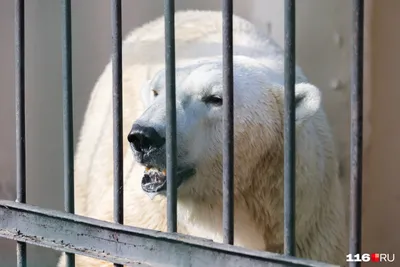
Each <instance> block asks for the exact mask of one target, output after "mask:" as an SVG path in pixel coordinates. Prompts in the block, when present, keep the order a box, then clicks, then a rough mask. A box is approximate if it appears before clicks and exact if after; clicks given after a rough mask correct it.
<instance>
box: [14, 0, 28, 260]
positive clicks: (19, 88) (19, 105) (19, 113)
mask: <svg viewBox="0 0 400 267" xmlns="http://www.w3.org/2000/svg"><path fill="white" fill-rule="evenodd" d="M15 116H16V117H15V121H16V165H17V166H16V169H17V170H16V171H17V175H16V184H17V200H16V201H17V202H20V203H25V202H26V145H25V1H24V0H16V1H15ZM17 266H18V267H26V243H23V242H17Z"/></svg>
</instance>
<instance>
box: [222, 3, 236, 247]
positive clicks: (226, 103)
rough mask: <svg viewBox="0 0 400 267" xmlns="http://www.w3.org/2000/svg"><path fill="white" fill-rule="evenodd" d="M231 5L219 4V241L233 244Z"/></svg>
mask: <svg viewBox="0 0 400 267" xmlns="http://www.w3.org/2000/svg"><path fill="white" fill-rule="evenodd" d="M232 16H233V3H232V0H223V4H222V28H223V29H222V34H223V37H222V60H223V74H222V78H223V112H224V117H223V127H224V133H223V187H222V188H223V214H222V222H223V229H224V233H223V241H224V243H227V244H231V245H232V244H233V239H234V227H233V226H234V225H233V215H234V202H233V200H234V189H233V178H234V160H233V155H234V154H233V152H234V136H233V134H234V132H233V130H234V128H233V124H234V122H233V119H234V116H233V22H232V21H233V18H232Z"/></svg>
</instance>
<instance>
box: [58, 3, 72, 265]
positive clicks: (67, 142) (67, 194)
mask: <svg viewBox="0 0 400 267" xmlns="http://www.w3.org/2000/svg"><path fill="white" fill-rule="evenodd" d="M61 5H62V16H63V21H62V66H63V68H62V69H63V70H62V71H63V74H62V75H63V123H64V125H63V126H64V127H63V128H64V129H63V135H64V136H63V141H64V209H65V211H66V212H69V213H74V212H75V211H74V143H73V108H72V48H71V46H72V44H71V1H70V0H62V1H61ZM66 266H68V267H73V266H75V256H74V254H72V253H66Z"/></svg>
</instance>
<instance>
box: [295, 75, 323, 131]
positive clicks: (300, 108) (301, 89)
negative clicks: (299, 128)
mask: <svg viewBox="0 0 400 267" xmlns="http://www.w3.org/2000/svg"><path fill="white" fill-rule="evenodd" d="M320 105H321V92H320V90H319V89H318V88H317V87H315V86H314V85H312V84H309V83H299V84H296V85H295V106H296V125H301V124H302V123H304V122H305V121H307V119H308V118H310V117H312V116H313V115H314V114H315V112H316V111H317V110H318V109H319V107H320Z"/></svg>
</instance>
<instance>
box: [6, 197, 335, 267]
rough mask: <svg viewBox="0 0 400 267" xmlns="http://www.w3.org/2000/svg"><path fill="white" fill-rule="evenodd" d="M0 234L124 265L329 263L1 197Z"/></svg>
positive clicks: (323, 264)
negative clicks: (96, 217) (159, 230)
mask: <svg viewBox="0 0 400 267" xmlns="http://www.w3.org/2000/svg"><path fill="white" fill-rule="evenodd" d="M0 237H4V238H8V239H13V240H17V241H22V242H26V243H29V244H33V245H38V246H42V247H47V248H51V249H55V250H59V251H65V252H70V253H75V254H80V255H85V256H88V257H92V258H97V259H102V260H105V261H110V262H115V263H119V264H125V265H127V266H135V265H136V264H137V263H142V264H149V265H150V266H154V267H161V266H162V267H166V266H192V267H196V266H198V267H204V266H252V267H257V266H260V267H261V266H263V267H266V266H277V267H279V266H315V267H317V266H318V267H328V266H334V265H330V264H325V263H318V262H315V261H311V260H304V259H299V258H294V257H289V256H284V255H279V254H274V253H269V252H263V251H252V250H248V249H244V248H239V247H234V246H231V245H226V244H220V243H214V242H212V241H210V240H206V239H201V238H195V237H191V236H185V235H181V234H177V233H164V232H158V231H153V230H148V229H141V228H135V227H130V226H125V225H118V224H113V223H109V222H104V221H100V220H95V219H91V218H87V217H83V216H78V215H74V214H70V213H65V212H61V211H55V210H48V209H43V208H40V207H36V206H32V205H28V204H21V203H15V202H12V201H5V200H0Z"/></svg>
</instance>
